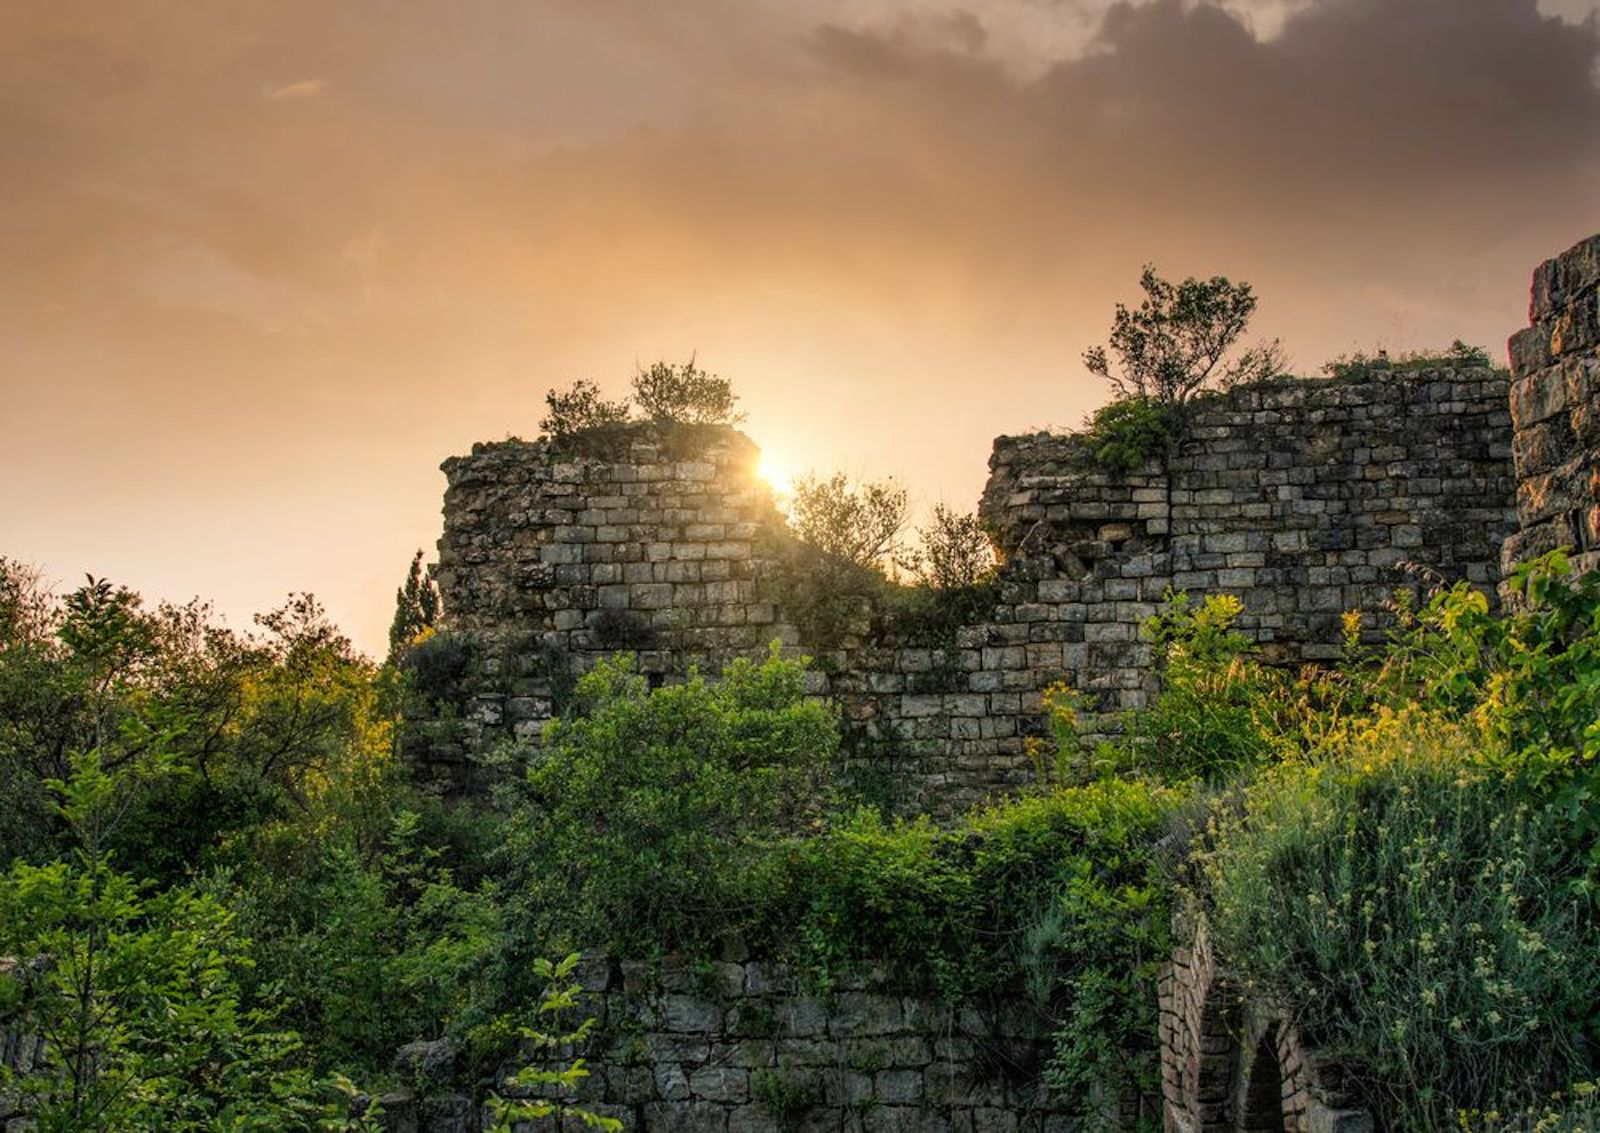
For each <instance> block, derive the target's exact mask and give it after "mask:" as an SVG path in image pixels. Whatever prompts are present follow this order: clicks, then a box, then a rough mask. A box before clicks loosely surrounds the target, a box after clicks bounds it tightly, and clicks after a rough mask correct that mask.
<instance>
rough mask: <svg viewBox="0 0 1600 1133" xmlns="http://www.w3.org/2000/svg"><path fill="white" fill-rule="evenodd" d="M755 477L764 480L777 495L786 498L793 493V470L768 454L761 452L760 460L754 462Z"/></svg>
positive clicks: (780, 459) (782, 461)
mask: <svg viewBox="0 0 1600 1133" xmlns="http://www.w3.org/2000/svg"><path fill="white" fill-rule="evenodd" d="M756 475H757V476H759V477H761V478H762V479H763V480H765V481H766V482H767V486H768V487H770V488H771V489H772V490H773V492H774V493H775V494H777V495H780V496H787V495H789V493H791V492H792V491H794V475H795V474H794V469H792V468H790V467H789V465H788V464H787V463H786V462H784V460H783V459H782V458H780V457H777V456H774V455H773V454H772V453H770V452H763V453H762V454H761V459H760V460H759V461H757V462H756Z"/></svg>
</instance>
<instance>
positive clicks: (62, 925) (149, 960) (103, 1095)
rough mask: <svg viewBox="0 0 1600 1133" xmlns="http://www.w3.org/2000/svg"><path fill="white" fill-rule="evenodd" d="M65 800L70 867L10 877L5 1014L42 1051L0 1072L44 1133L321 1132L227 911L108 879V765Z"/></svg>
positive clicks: (1, 984) (1, 883) (5, 883)
mask: <svg viewBox="0 0 1600 1133" xmlns="http://www.w3.org/2000/svg"><path fill="white" fill-rule="evenodd" d="M54 786H55V788H56V789H57V790H58V791H59V793H60V795H61V797H62V813H63V815H64V817H65V818H66V820H67V822H68V824H69V826H70V828H71V830H72V832H73V834H74V836H75V837H76V838H77V840H78V842H79V845H78V852H77V854H76V857H75V859H74V860H73V861H70V862H69V861H57V862H53V863H51V864H48V865H44V866H32V865H28V864H26V863H24V862H21V861H16V862H13V863H12V864H11V867H10V869H9V871H8V872H6V873H5V874H4V875H0V955H4V956H7V957H16V958H20V959H21V960H22V961H23V962H22V963H20V964H11V965H8V966H7V967H6V968H5V969H3V970H0V1002H3V1003H6V1004H7V1005H8V1007H9V1008H10V1009H11V1011H12V1012H14V1013H15V1014H16V1015H18V1016H19V1017H20V1022H21V1025H22V1026H23V1027H24V1028H25V1030H26V1031H27V1032H30V1033H33V1034H36V1035H38V1036H40V1037H42V1038H43V1039H44V1040H45V1042H46V1044H47V1046H48V1051H49V1056H48V1057H47V1058H46V1059H45V1060H44V1061H43V1062H42V1064H41V1065H40V1066H39V1067H37V1068H36V1069H35V1071H34V1072H33V1073H30V1074H23V1075H16V1076H13V1075H12V1073H11V1072H10V1071H9V1070H6V1069H4V1068H0V1088H3V1089H7V1090H16V1091H18V1092H20V1093H21V1094H22V1095H23V1096H25V1097H26V1098H27V1099H28V1100H29V1103H30V1106H31V1109H32V1114H33V1117H34V1119H35V1121H36V1122H37V1124H38V1127H39V1128H40V1129H41V1130H44V1131H62V1133H65V1131H68V1130H71V1131H77V1130H86V1129H117V1130H150V1131H155V1130H199V1129H214V1128H237V1127H239V1126H240V1125H241V1124H242V1123H243V1122H244V1121H246V1120H248V1121H250V1122H259V1123H261V1124H262V1125H264V1126H271V1127H274V1128H283V1129H295V1128H299V1129H304V1128H309V1127H311V1125H312V1123H313V1121H314V1120H315V1119H316V1117H317V1115H318V1113H319V1109H320V1107H319V1106H318V1105H317V1103H316V1102H315V1095H316V1093H317V1088H318V1087H317V1084H316V1083H315V1082H314V1081H313V1079H312V1078H311V1076H310V1075H309V1074H308V1073H306V1072H305V1071H304V1070H303V1069H301V1068H299V1067H298V1066H297V1065H296V1063H297V1058H296V1055H297V1052H298V1049H299V1046H300V1041H299V1038H298V1037H297V1036H296V1035H294V1034H292V1033H290V1032H287V1031H285V1030H283V1029H281V1027H280V1025H279V1024H278V1021H277V1020H276V1019H275V1018H274V1017H273V1015H272V1013H271V1012H270V1011H268V1010H265V1009H262V1008H260V1007H255V1006H252V1005H250V1004H249V1003H247V1002H246V1000H245V998H244V996H243V995H242V994H241V990H240V976H241V974H242V973H243V971H244V970H245V968H246V967H247V966H248V964H249V958H248V955H247V951H246V947H247V943H248V942H247V941H245V940H244V939H243V938H242V937H241V936H240V935H239V934H238V932H237V931H236V930H235V928H234V925H233V918H232V917H231V916H230V915H229V913H228V911H227V910H226V909H225V908H224V907H223V906H222V905H221V904H220V903H219V902H217V901H216V900H214V899H212V898H211V897H208V896H206V895H205V894H203V893H199V892H196V891H194V890H193V889H190V888H188V887H183V886H175V887H172V888H170V889H167V890H166V891H164V892H161V893H158V894H152V893H150V892H149V888H148V886H147V884H145V883H143V882H140V881H138V880H136V879H135V878H134V877H132V876H130V875H129V874H126V873H123V872H121V871H120V870H117V869H115V868H113V865H112V861H111V856H110V854H109V853H108V852H107V851H106V849H105V847H104V843H103V840H102V833H103V832H104V830H105V829H106V828H107V827H108V825H109V824H110V823H111V821H112V820H113V819H114V817H115V810H116V807H117V802H118V796H119V794H121V793H122V792H121V790H120V788H119V785H118V783H117V781H116V778H115V777H114V776H113V775H112V774H110V773H108V772H107V771H106V770H105V769H104V767H103V766H102V765H101V762H100V759H99V755H98V753H90V754H88V755H86V756H84V757H81V758H80V759H79V760H78V761H77V765H76V768H75V771H74V774H73V776H72V778H71V780H70V781H68V782H58V783H56V784H55V785H54Z"/></svg>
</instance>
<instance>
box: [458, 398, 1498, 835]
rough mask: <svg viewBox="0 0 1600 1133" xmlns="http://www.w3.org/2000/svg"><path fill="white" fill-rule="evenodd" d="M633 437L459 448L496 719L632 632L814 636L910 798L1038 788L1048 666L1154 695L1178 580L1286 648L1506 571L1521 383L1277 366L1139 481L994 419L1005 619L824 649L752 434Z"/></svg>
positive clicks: (519, 725)
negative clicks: (796, 580) (941, 636)
mask: <svg viewBox="0 0 1600 1133" xmlns="http://www.w3.org/2000/svg"><path fill="white" fill-rule="evenodd" d="M624 442H625V443H624V444H623V445H622V447H620V448H619V450H618V454H617V455H616V456H615V457H608V458H597V457H582V458H579V457H565V456H562V455H560V454H558V453H556V452H554V451H553V450H552V449H551V448H550V446H549V445H548V444H546V443H544V442H534V443H523V442H504V443H500V444H490V445H479V446H475V448H474V450H473V452H472V454H471V455H469V456H465V457H457V458H454V459H452V460H450V461H447V462H446V463H445V466H444V467H445V471H446V474H447V475H448V477H449V488H448V491H447V493H446V498H445V530H444V537H443V538H442V539H441V541H440V556H439V565H438V568H437V570H436V578H437V579H438V582H439V585H440V589H441V591H442V593H443V597H444V602H445V609H446V612H447V617H448V620H449V625H450V627H451V628H452V629H454V630H457V631H459V632H461V633H463V634H464V635H466V636H468V637H469V638H471V639H472V640H474V641H475V642H477V643H478V644H479V645H480V646H481V647H483V649H484V653H485V657H486V665H487V673H486V676H485V677H484V678H483V679H482V680H481V681H480V682H479V683H478V684H477V685H475V686H474V687H473V689H472V697H471V701H470V704H469V705H468V715H469V717H470V719H471V720H472V721H473V722H474V726H477V727H481V728H485V729H500V730H504V731H510V732H517V733H520V734H524V735H536V734H537V733H538V731H539V729H540V728H541V727H542V725H543V722H544V720H545V719H547V718H548V717H549V716H550V714H551V713H552V711H553V710H554V708H555V706H556V702H557V700H558V698H559V694H560V687H561V681H562V680H563V679H564V678H565V679H570V675H571V674H572V673H574V672H581V671H582V670H584V669H586V668H587V667H589V666H590V665H592V664H593V663H594V661H595V660H596V659H598V658H599V657H602V656H605V655H607V654H609V653H611V652H613V651H615V650H617V649H619V648H630V649H633V650H635V651H637V652H638V654H639V663H640V667H641V669H642V670H643V671H644V672H646V673H650V674H654V675H658V676H660V677H663V678H664V677H666V676H668V675H672V674H679V673H682V672H684V671H685V670H686V669H687V668H688V666H689V665H691V664H698V665H700V666H701V667H702V668H705V669H710V670H714V669H715V668H716V667H718V666H719V665H720V664H721V663H722V662H723V661H725V660H727V659H728V658H730V657H732V656H735V655H738V654H748V653H750V652H752V651H756V650H759V649H761V648H763V647H765V646H766V644H767V643H769V642H771V641H774V640H776V641H779V642H781V643H783V644H784V645H785V646H786V647H788V648H789V649H790V650H791V651H792V652H798V651H804V652H809V653H813V654H814V655H817V657H818V661H819V664H818V666H817V669H816V671H815V672H814V673H813V677H812V680H813V685H812V688H813V691H815V692H818V693H827V694H831V695H834V696H836V697H837V698H839V699H840V701H841V702H842V703H843V704H845V706H846V707H847V709H848V710H849V711H850V713H851V714H852V716H853V717H854V718H855V719H856V720H857V721H858V722H860V723H862V724H863V726H866V727H870V728H876V729H877V730H878V731H880V732H883V733H891V732H892V733H893V735H895V736H896V737H898V738H899V740H900V741H901V742H900V744H899V748H900V751H899V754H900V756H902V758H901V759H899V760H897V761H896V764H895V775H896V778H897V779H898V781H899V783H900V786H901V787H902V792H901V793H902V803H903V805H905V806H906V808H907V809H914V810H932V811H937V812H947V811H949V810H952V809H954V808H957V807H960V806H964V805H967V804H969V803H972V802H975V801H977V800H979V799H981V798H982V797H983V796H985V795H987V794H990V793H993V792H995V791H1004V790H1010V789H1015V788H1016V787H1018V786H1020V785H1023V784H1025V783H1027V782H1028V781H1030V780H1031V779H1032V778H1033V777H1034V776H1035V774H1036V770H1035V767H1034V765H1033V761H1032V759H1031V758H1030V756H1029V754H1028V751H1027V746H1026V740H1027V737H1028V736H1029V735H1031V734H1037V733H1039V732H1040V731H1041V730H1042V721H1041V716H1040V713H1041V708H1040V693H1041V691H1042V690H1043V689H1044V688H1045V687H1046V686H1047V685H1049V684H1050V683H1051V682H1053V681H1056V680H1060V679H1063V678H1065V679H1067V680H1069V681H1070V682H1071V683H1072V684H1073V686H1074V687H1076V688H1078V689H1079V690H1081V691H1084V692H1087V693H1089V694H1092V695H1093V696H1094V697H1095V698H1097V700H1098V701H1099V703H1100V706H1101V707H1103V708H1105V709H1114V708H1123V707H1131V706H1137V705H1139V704H1142V703H1144V702H1145V700H1146V699H1147V698H1148V696H1149V695H1150V694H1151V692H1152V691H1153V688H1154V680H1155V677H1154V674H1153V672H1152V666H1151V656H1150V651H1149V647H1148V646H1147V645H1146V644H1145V643H1143V642H1142V641H1141V640H1140V638H1139V624H1140V622H1141V621H1142V620H1143V619H1145V618H1146V617H1148V616H1149V615H1150V614H1152V613H1154V612H1155V610H1156V609H1157V607H1158V605H1159V603H1160V601H1161V599H1162V596H1163V594H1164V593H1165V592H1166V591H1167V590H1168V589H1169V588H1175V589H1178V590H1188V591H1194V592H1202V591H1203V592H1223V593H1233V594H1237V595H1239V596H1240V598H1241V599H1242V600H1243V602H1244V605H1245V617H1244V619H1243V626H1244V628H1245V629H1247V630H1248V631H1250V632H1252V633H1253V634H1254V635H1255V636H1256V637H1257V639H1258V640H1259V641H1261V642H1262V644H1263V646H1264V648H1265V649H1266V651H1267V653H1268V655H1269V656H1270V657H1272V658H1273V659H1275V660H1279V661H1283V662H1290V663H1293V662H1300V661H1309V660H1318V659H1324V658H1328V657H1331V656H1333V655H1334V654H1335V653H1336V651H1337V649H1338V643H1339V640H1340V632H1339V626H1338V621H1339V616H1340V614H1341V613H1342V612H1344V611H1345V610H1348V609H1352V608H1356V607H1363V608H1366V609H1369V610H1371V609H1376V608H1378V607H1381V605H1382V604H1383V603H1384V601H1385V600H1386V599H1388V598H1389V597H1390V595H1391V594H1392V592H1393V590H1394V588H1395V587H1397V586H1403V585H1412V586H1416V585H1419V584H1421V583H1424V582H1431V581H1437V580H1441V579H1442V580H1454V579H1458V578H1465V579H1469V580H1470V581H1472V582H1474V583H1477V584H1480V585H1482V586H1484V587H1485V588H1486V589H1491V590H1492V588H1493V587H1494V585H1495V583H1496V582H1497V580H1498V577H1499V564H1500V544H1501V542H1502V540H1503V539H1504V538H1505V537H1506V536H1507V535H1508V534H1510V532H1511V531H1512V530H1513V525H1514V522H1515V514H1514V510H1513V481H1512V469H1511V460H1510V417H1509V414H1508V412H1507V408H1506V382H1505V380H1504V379H1503V378H1502V377H1499V376H1497V375H1496V374H1494V373H1492V372H1490V371H1487V370H1466V371H1441V372H1436V373H1425V374H1407V375H1399V374H1376V375H1373V376H1371V377H1368V378H1365V379H1362V380H1358V381H1333V380H1322V381H1307V380H1283V381H1278V382H1273V383H1269V384H1265V385H1259V386H1252V387H1249V388H1244V389H1239V390H1235V391H1233V392H1232V393H1229V394H1227V395H1224V396H1219V397H1214V398H1209V399H1206V400H1204V401H1202V402H1200V403H1198V404H1196V405H1195V406H1194V410H1193V419H1192V426H1191V429H1190V431H1189V439H1188V441H1187V442H1186V443H1185V444H1184V445H1183V446H1182V447H1181V448H1180V449H1179V450H1178V451H1176V452H1175V453H1173V454H1171V456H1170V458H1169V459H1167V460H1166V461H1165V462H1164V463H1162V464H1156V463H1152V464H1151V465H1150V466H1149V467H1146V468H1144V469H1140V470H1138V471H1136V472H1134V473H1133V474H1131V475H1128V476H1125V477H1112V476H1108V475H1107V474H1105V473H1104V472H1101V471H1098V470H1096V469H1095V468H1094V466H1093V464H1092V462H1091V461H1089V460H1088V458H1087V453H1086V451H1085V449H1084V442H1083V441H1082V440H1081V439H1080V438H1076V437H1060V436H1051V435H1047V434H1040V435H1036V436H1027V437H1002V438H1000V439H999V440H997V441H996V442H995V450H994V455H993V457H992V458H991V462H990V464H991V477H990V481H989V485H988V488H987V489H986V491H985V494H984V499H983V505H982V514H983V517H984V519H985V522H986V524H987V525H988V526H989V527H990V529H991V530H992V531H993V532H994V534H995V535H996V537H997V539H998V541H999V543H1000V545H1001V547H1002V549H1003V551H1004V553H1005V556H1006V566H1005V568H1004V570H1003V571H1002V574H1001V578H1000V582H999V589H998V593H999V601H998V603H997V604H996V605H995V607H994V609H993V612H992V614H990V615H989V616H988V617H986V618H985V619H984V620H983V621H982V622H978V623H974V624H969V625H965V626H961V627H958V628H957V629H956V630H955V632H954V634H953V637H952V638H951V640H950V643H949V644H948V645H947V646H944V647H938V648H931V649H930V648H926V647H913V646H909V645H907V644H906V643H905V642H903V641H896V640H890V639H879V640H872V639H856V640H851V641H847V642H846V643H845V647H843V648H836V649H824V650H817V649H816V648H815V644H814V643H811V642H806V641H803V640H802V639H801V637H800V635H799V634H798V632H797V631H796V630H795V628H794V625H793V624H792V621H791V619H790V618H789V617H788V616H787V614H786V611H785V610H784V608H783V606H782V605H781V602H780V601H779V600H778V599H779V597H780V591H779V589H778V588H776V587H774V586H773V585H772V583H773V582H774V580H775V577H776V574H777V572H778V570H779V569H780V568H779V558H780V556H781V555H782V554H783V550H782V548H783V545H784V542H785V540H786V539H787V536H786V534H785V533H784V530H783V526H782V521H781V518H780V517H779V515H778V513H777V511H776V509H775V507H774V506H773V503H772V500H771V497H770V495H769V494H768V492H767V490H766V489H765V487H764V485H762V484H761V483H760V481H759V480H757V478H756V477H755V475H754V465H755V458H756V450H755V447H754V446H753V445H752V444H751V443H750V442H749V441H748V440H746V439H745V438H744V437H742V436H740V435H739V434H737V433H733V432H732V431H729V430H709V431H702V432H700V433H699V434H697V436H696V438H695V440H694V443H693V444H692V445H691V446H690V447H688V448H686V449H684V450H682V451H680V452H678V453H676V454H674V453H672V452H670V451H669V439H668V438H664V437H662V436H661V435H658V434H656V433H654V432H652V431H651V430H649V429H644V428H641V429H638V430H635V431H634V432H633V433H631V434H628V435H627V436H626V437H625V438H624ZM679 443H681V439H680V441H679ZM1419 572H1420V573H1419ZM449 755H450V752H449V751H448V748H446V749H445V750H444V751H442V752H440V751H438V750H436V751H435V752H434V753H433V756H434V759H435V766H436V768H437V767H438V762H437V761H438V760H439V759H440V758H441V756H442V757H443V758H444V759H445V760H446V761H448V757H449ZM442 773H443V774H445V775H446V776H457V777H458V776H459V768H451V767H450V766H449V765H448V762H446V763H445V765H444V766H443V767H442Z"/></svg>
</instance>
